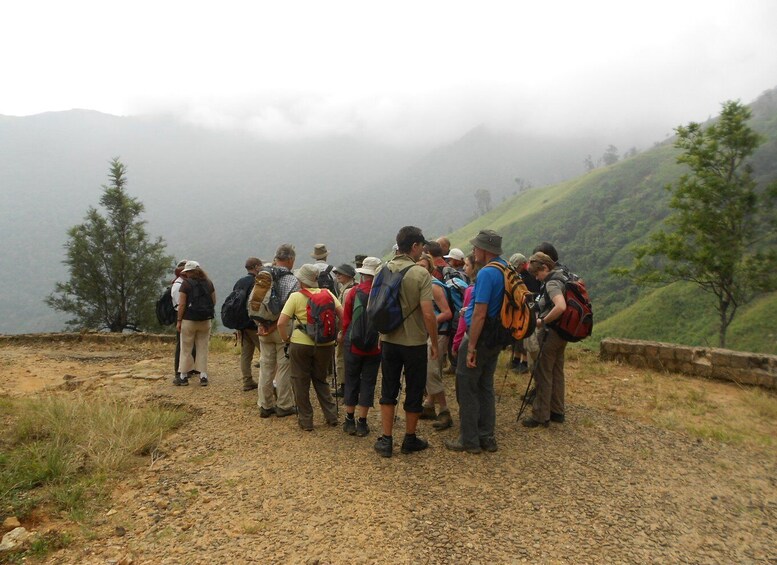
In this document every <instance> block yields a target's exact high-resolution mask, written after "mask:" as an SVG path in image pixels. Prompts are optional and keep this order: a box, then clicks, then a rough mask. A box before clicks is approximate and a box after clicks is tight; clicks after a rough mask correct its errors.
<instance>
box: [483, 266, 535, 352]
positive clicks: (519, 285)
mask: <svg viewBox="0 0 777 565" xmlns="http://www.w3.org/2000/svg"><path fill="white" fill-rule="evenodd" d="M487 266H488V267H496V268H497V269H499V270H500V271H501V272H502V275H503V277H504V295H503V297H502V308H501V309H500V312H499V318H498V321H499V324H494V325H495V331H496V335H495V336H494V337H495V343H496V344H497V345H500V346H502V347H504V346H506V345H510V344H511V343H512V342H513V341H518V340H521V339H524V338H527V337H529V336H530V335H532V334H533V333H534V329H535V325H536V319H535V316H534V310H533V309H532V307H531V303H532V294H531V292H529V289H527V288H526V283H524V282H523V279H521V276H520V274H519V273H518V271H516V270H515V268H513V267H512V266H510V265H503V264H502V263H499V262H497V261H492V262H490V263H488V265H487Z"/></svg>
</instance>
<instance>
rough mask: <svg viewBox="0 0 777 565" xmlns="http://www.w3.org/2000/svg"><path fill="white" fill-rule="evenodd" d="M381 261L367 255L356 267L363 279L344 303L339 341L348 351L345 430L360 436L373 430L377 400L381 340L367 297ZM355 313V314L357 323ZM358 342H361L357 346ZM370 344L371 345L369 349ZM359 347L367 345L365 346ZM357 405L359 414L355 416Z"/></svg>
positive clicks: (346, 355)
mask: <svg viewBox="0 0 777 565" xmlns="http://www.w3.org/2000/svg"><path fill="white" fill-rule="evenodd" d="M380 264H381V261H380V259H378V258H377V257H365V258H364V259H363V260H362V266H360V267H357V268H356V272H357V273H359V274H360V275H361V278H362V280H361V282H360V283H359V284H358V285H357V286H355V287H354V288H353V290H352V291H351V292H349V293H348V294H347V295H346V297H345V302H344V303H343V329H342V331H341V332H340V336H339V339H338V341H339V342H340V343H341V344H342V345H341V347H342V349H343V350H344V351H345V377H344V380H345V394H344V396H343V398H344V403H345V422H343V431H344V432H345V433H347V434H350V435H355V436H357V437H364V436H366V435H368V434H369V433H370V427H369V426H368V425H367V412H368V411H369V409H370V408H372V406H373V404H374V401H375V384H376V382H377V380H378V369H380V340H379V339H378V338H379V336H378V334H377V331H376V330H374V328H372V326H371V324H370V323H369V321H368V319H367V315H366V309H367V299H368V298H369V296H370V291H371V290H372V281H373V279H374V278H375V272H376V271H377V269H378V268H379V267H380ZM354 314H355V315H356V319H355V323H352V322H354ZM357 344H358V345H357ZM370 345H372V347H371V348H370ZM359 346H361V347H363V348H365V349H362V348H360V347H359ZM357 406H358V409H359V414H358V416H357V415H356V408H357Z"/></svg>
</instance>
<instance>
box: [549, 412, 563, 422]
mask: <svg viewBox="0 0 777 565" xmlns="http://www.w3.org/2000/svg"><path fill="white" fill-rule="evenodd" d="M564 420H566V418H565V417H564V415H563V414H559V413H558V412H551V413H550V421H551V422H556V423H557V424H563V423H564Z"/></svg>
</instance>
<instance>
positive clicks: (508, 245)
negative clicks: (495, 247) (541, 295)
mask: <svg viewBox="0 0 777 565" xmlns="http://www.w3.org/2000/svg"><path fill="white" fill-rule="evenodd" d="M752 109H753V120H752V122H751V126H752V127H753V128H754V129H755V130H756V131H758V132H759V133H761V134H762V135H763V136H764V139H765V141H764V143H763V144H762V145H761V147H760V148H759V149H758V151H757V152H756V154H755V155H754V156H753V159H752V162H753V166H754V169H755V175H756V178H758V179H759V181H761V182H762V183H767V182H770V181H772V180H774V179H775V178H777V89H775V90H771V91H769V92H767V93H765V94H764V95H763V96H762V97H761V98H759V99H758V100H757V101H756V102H755V103H753V105H752ZM677 155H678V151H677V150H676V149H675V148H674V147H673V146H672V143H671V142H665V143H663V144H660V145H657V146H655V147H653V148H652V149H650V150H647V151H645V152H643V153H641V154H638V155H636V156H634V157H631V158H629V159H626V160H623V161H621V162H619V163H616V164H615V165H612V166H610V167H606V168H600V169H595V170H594V171H591V172H590V173H588V174H586V175H583V176H581V177H578V178H576V179H573V180H570V181H567V182H563V183H560V184H556V185H553V186H547V187H541V188H537V189H534V190H530V191H527V192H525V193H522V194H520V195H518V196H516V197H514V198H512V199H510V200H507V201H505V202H503V203H502V204H501V205H500V206H498V207H497V208H495V209H494V210H492V211H491V212H489V213H488V214H485V215H483V216H481V217H479V218H477V219H476V220H474V221H473V222H471V223H469V224H467V225H465V226H463V227H462V228H460V229H459V230H456V231H455V232H453V233H452V234H450V236H449V237H450V239H451V242H452V245H453V246H455V247H460V248H462V249H464V250H468V249H470V248H471V245H470V244H469V240H470V239H471V238H472V237H473V236H474V235H475V234H476V233H477V232H478V230H480V229H484V228H490V229H494V230H496V231H498V232H499V233H501V234H502V236H503V249H504V254H505V255H506V256H509V255H510V254H512V253H515V252H521V253H524V254H525V255H527V256H528V255H529V253H531V251H532V249H533V248H534V247H535V246H536V245H537V244H538V243H539V242H541V241H550V242H552V243H553V244H554V245H555V246H556V248H557V249H558V250H559V254H560V259H561V261H562V262H563V263H564V264H566V265H567V266H569V267H570V268H571V269H572V270H573V271H574V272H576V273H578V274H580V275H581V276H582V277H583V278H584V279H585V281H586V284H587V285H588V289H589V292H590V295H591V298H592V301H593V303H594V312H595V317H596V320H597V324H596V325H597V329H598V327H599V325H600V324H602V325H603V326H604V328H605V329H607V331H608V332H609V334H608V335H611V336H613V337H616V336H617V337H636V335H637V334H639V337H640V338H642V339H660V340H664V341H671V342H678V343H689V344H690V343H694V344H699V345H701V344H707V343H709V344H711V345H715V344H717V337H716V336H717V324H716V322H715V312H714V309H713V308H712V302H711V299H709V301H708V302H704V295H702V294H701V293H700V292H699V291H698V290H694V289H691V290H688V291H686V290H685V289H682V290H681V291H677V292H678V294H679V295H681V297H686V298H688V300H689V301H688V302H683V301H680V302H676V301H675V297H673V296H669V295H670V294H672V293H671V292H669V291H668V290H666V289H661V291H663V292H664V293H667V295H664V294H662V292H660V291H656V290H655V289H646V288H640V287H637V286H636V285H634V284H632V283H631V282H629V281H627V280H624V279H619V278H617V277H615V276H613V275H612V274H611V273H610V270H611V269H612V268H614V267H623V266H628V265H630V264H631V262H632V254H631V248H632V247H633V246H634V245H635V244H639V243H642V242H644V241H645V239H646V238H647V237H648V235H649V234H650V233H651V232H652V231H654V230H656V229H658V228H660V227H661V226H662V222H663V220H664V219H665V218H666V216H667V214H668V213H669V208H668V201H669V192H668V191H666V190H665V187H666V186H667V185H668V184H671V183H674V182H676V180H677V179H678V178H679V176H680V175H681V174H682V173H683V172H684V171H685V168H684V167H681V166H680V165H678V164H677V163H676V158H677ZM655 293H659V294H658V296H659V297H660V298H663V299H664V300H665V301H666V304H667V305H668V304H673V305H674V307H669V306H666V307H665V306H664V304H663V303H662V304H659V305H656V304H652V301H653V300H658V299H656V298H651V296H653V295H654V294H655ZM686 293H687V296H686ZM707 298H708V297H707ZM642 300H645V301H647V302H646V303H645V305H644V306H643V307H644V308H645V309H646V310H651V311H655V310H656V308H658V310H659V311H661V312H663V313H665V315H664V316H660V317H658V316H656V315H652V314H651V315H650V316H645V317H644V318H643V321H642V322H640V327H639V329H638V328H636V327H630V326H629V324H630V323H631V322H628V321H627V320H625V319H623V318H621V320H622V321H621V322H617V323H616V320H617V318H616V319H614V320H613V321H612V322H611V325H610V326H609V327H608V326H607V325H606V324H604V322H605V321H607V320H608V319H609V318H611V317H614V316H616V315H617V314H618V313H619V312H622V311H624V310H625V309H627V308H629V307H631V306H632V305H638V304H639V302H641V301H642ZM677 300H680V297H677ZM697 301H702V302H697ZM659 302H660V300H659ZM649 304H650V305H652V306H650V305H649ZM767 304H770V302H769V301H768V300H767ZM692 305H695V307H692ZM705 305H706V306H705ZM702 311H703V312H704V313H703V314H702V313H700V312H702ZM708 312H709V317H707V316H708ZM632 317H633V316H632ZM689 318H694V320H693V321H685V320H686V319H689ZM648 320H649V321H648ZM741 320H745V322H742V323H741V324H740V321H741ZM756 321H758V323H757V324H756V323H755V322H756ZM748 322H749V323H748ZM776 325H777V322H771V325H770V321H769V320H768V319H766V318H760V317H759V311H758V309H757V308H756V307H755V306H752V307H751V308H745V309H742V310H741V311H740V312H739V313H738V314H737V318H735V321H734V323H733V325H732V326H731V328H730V330H729V331H730V333H731V336H730V345H731V347H735V348H737V349H749V350H753V351H767V350H771V349H770V348H773V347H774V346H773V345H772V344H769V343H768V339H766V338H764V337H763V336H764V335H769V328H770V327H771V328H774V327H775V326H776ZM756 328H761V329H760V330H758V329H756ZM764 328H766V330H764ZM632 331H633V332H634V335H630V336H627V335H625V334H624V333H621V332H626V333H629V332H632ZM773 333H774V331H773V330H772V334H773ZM597 335H600V334H598V332H597Z"/></svg>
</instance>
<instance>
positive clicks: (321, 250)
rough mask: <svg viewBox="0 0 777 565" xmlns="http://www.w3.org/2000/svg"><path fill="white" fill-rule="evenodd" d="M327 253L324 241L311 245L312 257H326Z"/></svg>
mask: <svg viewBox="0 0 777 565" xmlns="http://www.w3.org/2000/svg"><path fill="white" fill-rule="evenodd" d="M327 255H329V251H327V248H326V244H324V243H316V245H315V246H314V247H313V253H311V254H310V256H311V257H313V259H316V260H318V259H326V256H327Z"/></svg>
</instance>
